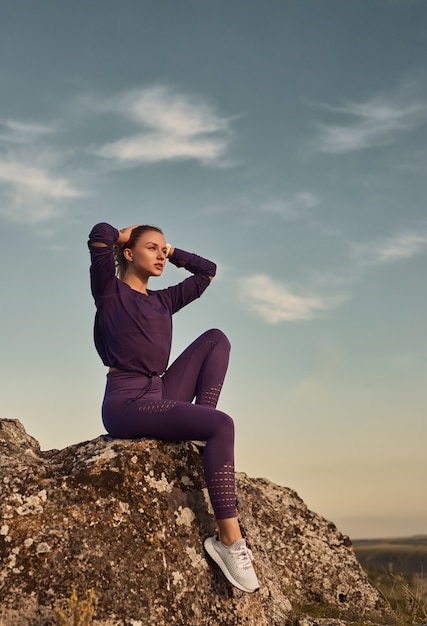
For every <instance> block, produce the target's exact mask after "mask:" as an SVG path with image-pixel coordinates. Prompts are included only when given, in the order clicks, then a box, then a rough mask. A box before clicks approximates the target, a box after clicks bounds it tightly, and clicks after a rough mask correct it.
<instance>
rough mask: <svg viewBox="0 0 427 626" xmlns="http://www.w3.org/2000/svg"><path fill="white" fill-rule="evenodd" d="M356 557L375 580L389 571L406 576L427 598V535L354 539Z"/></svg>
mask: <svg viewBox="0 0 427 626" xmlns="http://www.w3.org/2000/svg"><path fill="white" fill-rule="evenodd" d="M352 543H353V548H354V551H355V553H356V556H357V558H358V560H359V562H360V564H361V565H362V567H363V569H364V570H365V571H366V572H367V574H368V576H369V578H370V579H371V580H372V581H377V582H378V581H379V580H380V579H384V577H385V575H386V574H391V575H394V576H396V577H399V576H403V577H404V579H405V580H406V581H407V582H408V583H409V584H410V586H411V587H412V588H413V589H414V590H417V592H418V594H419V595H420V596H422V597H424V598H426V597H427V535H416V536H414V537H405V538H402V537H400V538H396V539H360V540H355V541H352Z"/></svg>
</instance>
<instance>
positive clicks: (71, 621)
mask: <svg viewBox="0 0 427 626" xmlns="http://www.w3.org/2000/svg"><path fill="white" fill-rule="evenodd" d="M55 613H56V615H57V618H58V626H91V624H92V618H93V615H94V613H95V592H94V590H93V589H89V591H88V592H87V594H86V599H84V600H80V599H79V597H78V594H77V591H76V589H73V592H72V594H71V596H70V598H69V600H68V610H66V611H63V610H62V609H61V607H60V606H58V604H55Z"/></svg>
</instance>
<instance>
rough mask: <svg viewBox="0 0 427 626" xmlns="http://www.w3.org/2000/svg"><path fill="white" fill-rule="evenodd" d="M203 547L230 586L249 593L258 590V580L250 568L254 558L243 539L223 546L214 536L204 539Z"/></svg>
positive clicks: (217, 537)
mask: <svg viewBox="0 0 427 626" xmlns="http://www.w3.org/2000/svg"><path fill="white" fill-rule="evenodd" d="M204 546H205V550H206V552H207V553H208V554H209V556H210V557H211V559H213V560H214V561H215V563H216V564H217V565H218V566H219V567H220V568H221V570H222V573H223V574H224V576H225V577H226V578H227V580H229V581H230V582H231V584H232V585H234V586H235V587H237V588H238V589H241V590H242V591H248V592H249V593H252V592H253V591H256V590H257V589H259V582H258V578H257V577H256V574H255V571H254V568H253V566H252V561H253V560H254V558H253V556H252V552H251V550H249V548H248V547H247V545H246V541H245V540H244V539H239V540H238V541H235V542H234V543H232V544H231V546H225V545H224V544H223V543H222V541H221V540H220V538H219V536H218V535H215V536H214V537H208V538H207V539H205V543H204Z"/></svg>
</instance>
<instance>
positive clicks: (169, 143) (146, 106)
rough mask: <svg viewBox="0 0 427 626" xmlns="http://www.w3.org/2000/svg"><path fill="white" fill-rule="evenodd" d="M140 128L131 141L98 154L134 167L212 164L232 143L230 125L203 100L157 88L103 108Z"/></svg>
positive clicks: (124, 139)
mask: <svg viewBox="0 0 427 626" xmlns="http://www.w3.org/2000/svg"><path fill="white" fill-rule="evenodd" d="M99 106H100V109H101V110H102V111H104V112H110V113H116V114H119V115H121V116H122V117H123V118H125V119H127V120H128V121H131V122H133V123H134V124H135V125H136V131H135V132H134V133H133V134H132V135H130V136H127V137H122V138H120V139H118V140H116V141H113V142H109V143H106V144H104V145H103V146H101V147H99V148H97V149H96V150H94V152H95V154H97V155H99V156H102V157H104V158H109V159H114V160H116V161H117V162H118V163H121V164H128V165H136V164H138V163H155V162H159V161H168V160H176V159H194V160H198V161H200V162H202V163H204V164H214V163H216V162H217V161H219V160H220V158H221V157H223V156H224V155H225V153H226V151H227V148H228V143H229V134H230V133H229V121H228V120H226V119H225V118H221V117H219V116H218V115H216V114H215V112H214V111H213V109H212V107H211V106H210V105H208V104H207V103H206V102H204V101H202V100H201V99H200V98H197V97H195V96H190V95H185V94H181V93H178V92H176V91H173V90H172V89H171V88H170V87H165V86H158V87H150V88H147V89H142V90H138V91H131V92H128V93H126V94H124V95H122V96H118V97H116V98H112V99H110V100H107V101H106V102H104V103H102V104H101V105H99Z"/></svg>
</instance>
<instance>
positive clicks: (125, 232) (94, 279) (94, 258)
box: [88, 222, 138, 299]
mask: <svg viewBox="0 0 427 626" xmlns="http://www.w3.org/2000/svg"><path fill="white" fill-rule="evenodd" d="M136 226H138V224H135V225H134V226H127V227H126V228H122V229H121V230H117V228H114V226H111V225H110V224H107V223H105V222H101V223H100V224H96V225H95V226H94V227H93V228H92V230H91V232H90V234H89V241H88V246H89V250H90V255H91V266H90V279H91V288H92V295H93V297H94V298H95V299H96V298H100V297H102V296H108V295H110V294H111V293H112V291H113V290H114V288H115V285H116V262H115V258H114V246H115V245H123V244H124V243H126V242H127V241H129V238H130V235H131V233H132V230H133V229H134V228H136Z"/></svg>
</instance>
